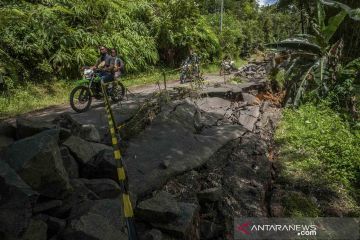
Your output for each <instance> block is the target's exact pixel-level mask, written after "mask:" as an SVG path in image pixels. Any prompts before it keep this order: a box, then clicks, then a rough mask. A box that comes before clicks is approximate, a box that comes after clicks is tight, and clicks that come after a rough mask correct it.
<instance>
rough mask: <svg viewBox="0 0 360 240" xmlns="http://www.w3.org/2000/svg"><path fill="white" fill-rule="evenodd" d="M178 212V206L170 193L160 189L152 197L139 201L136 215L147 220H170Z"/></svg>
mask: <svg viewBox="0 0 360 240" xmlns="http://www.w3.org/2000/svg"><path fill="white" fill-rule="evenodd" d="M179 214H180V208H179V206H178V203H177V202H176V201H175V199H174V198H173V197H172V196H171V194H169V193H167V192H164V191H160V192H159V193H157V194H155V196H154V197H152V198H150V199H147V200H144V201H142V202H140V203H139V204H138V205H137V207H136V216H138V217H139V218H141V219H142V220H144V221H147V222H162V223H164V222H165V223H166V222H169V221H172V220H173V219H174V218H176V217H177V216H178V215H179Z"/></svg>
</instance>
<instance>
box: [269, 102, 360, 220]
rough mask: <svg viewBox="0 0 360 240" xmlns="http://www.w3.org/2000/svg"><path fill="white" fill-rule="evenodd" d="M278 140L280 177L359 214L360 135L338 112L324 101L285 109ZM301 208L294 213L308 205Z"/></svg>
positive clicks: (303, 190) (303, 189)
mask: <svg viewBox="0 0 360 240" xmlns="http://www.w3.org/2000/svg"><path fill="white" fill-rule="evenodd" d="M275 140H276V143H277V145H278V146H279V147H280V150H279V158H278V163H279V164H280V166H281V171H280V176H279V180H278V181H280V182H282V183H283V184H284V183H285V184H288V185H289V184H290V185H292V186H295V187H296V188H298V189H300V190H301V191H302V192H306V193H308V194H315V195H317V197H319V198H324V199H325V198H326V199H327V200H328V201H330V202H331V201H332V202H333V203H335V202H337V205H340V206H341V207H343V208H347V210H346V211H347V212H349V211H350V212H353V213H354V212H355V215H359V205H358V204H357V203H356V202H357V201H358V200H359V190H358V189H359V182H360V138H359V136H357V135H355V134H353V133H352V132H351V129H350V126H349V124H348V123H347V122H345V121H344V120H343V119H342V118H341V117H340V115H339V114H338V113H336V112H334V111H333V110H331V109H330V108H329V107H327V106H326V105H325V104H322V105H320V106H315V105H312V104H306V105H303V106H301V107H300V108H299V109H298V110H292V109H286V110H285V111H284V114H283V120H282V122H281V124H280V126H279V127H278V129H277V131H276V135H275ZM315 192H317V193H315ZM321 192H322V193H324V192H326V193H325V194H324V195H323V196H321ZM329 195H331V196H329ZM288 202H289V204H291V202H292V199H290V200H289V199H288ZM330 202H329V204H332V203H330ZM339 202H341V204H339ZM299 208H300V209H299V210H297V212H298V213H296V214H295V215H297V214H301V213H299V211H300V212H301V209H303V211H304V212H303V214H305V215H306V214H307V212H306V211H307V210H306V208H305V207H304V208H302V207H301V206H300V207H299ZM305 215H304V216H305Z"/></svg>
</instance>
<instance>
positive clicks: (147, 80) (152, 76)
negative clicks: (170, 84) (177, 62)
mask: <svg viewBox="0 0 360 240" xmlns="http://www.w3.org/2000/svg"><path fill="white" fill-rule="evenodd" d="M165 72H166V81H172V80H177V79H179V78H180V75H179V71H173V70H172V69H166V70H165ZM158 81H160V84H163V81H164V75H163V71H162V70H159V69H155V70H153V71H152V72H148V73H142V74H135V75H129V76H125V77H124V78H123V82H124V84H125V86H127V87H135V86H141V85H147V84H153V83H156V82H158Z"/></svg>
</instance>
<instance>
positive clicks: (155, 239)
mask: <svg viewBox="0 0 360 240" xmlns="http://www.w3.org/2000/svg"><path fill="white" fill-rule="evenodd" d="M162 235H163V234H162V232H161V231H160V230H158V229H151V230H150V231H149V232H147V233H146V234H145V236H144V238H143V240H162V239H163V236H162Z"/></svg>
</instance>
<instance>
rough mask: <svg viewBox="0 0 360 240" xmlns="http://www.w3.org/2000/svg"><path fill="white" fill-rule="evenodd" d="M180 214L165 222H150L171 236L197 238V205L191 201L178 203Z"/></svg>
mask: <svg viewBox="0 0 360 240" xmlns="http://www.w3.org/2000/svg"><path fill="white" fill-rule="evenodd" d="M178 205H179V208H180V215H179V216H178V217H177V218H175V219H173V221H170V222H167V223H156V222H152V223H151V225H152V226H154V227H155V228H158V229H160V230H162V231H164V232H167V233H169V234H170V235H171V236H175V237H179V238H182V239H199V236H198V235H199V232H198V229H197V224H198V223H197V221H198V218H199V207H198V206H197V205H195V204H191V203H181V202H179V203H178Z"/></svg>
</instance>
